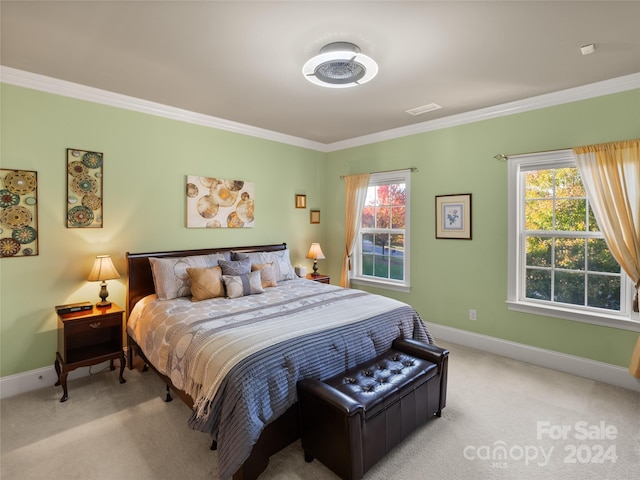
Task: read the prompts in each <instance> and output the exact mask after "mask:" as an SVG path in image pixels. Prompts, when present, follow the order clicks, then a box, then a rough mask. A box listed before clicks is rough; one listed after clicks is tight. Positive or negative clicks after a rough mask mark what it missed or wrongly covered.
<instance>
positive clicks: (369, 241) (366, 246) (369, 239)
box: [362, 233, 373, 253]
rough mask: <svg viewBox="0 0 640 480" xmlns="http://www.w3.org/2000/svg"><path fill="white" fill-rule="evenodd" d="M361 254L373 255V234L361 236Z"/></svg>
mask: <svg viewBox="0 0 640 480" xmlns="http://www.w3.org/2000/svg"><path fill="white" fill-rule="evenodd" d="M362 253H373V233H363V234H362Z"/></svg>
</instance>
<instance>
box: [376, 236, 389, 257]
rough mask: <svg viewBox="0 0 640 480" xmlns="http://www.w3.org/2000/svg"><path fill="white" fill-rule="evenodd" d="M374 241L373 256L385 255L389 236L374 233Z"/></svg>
mask: <svg viewBox="0 0 640 480" xmlns="http://www.w3.org/2000/svg"><path fill="white" fill-rule="evenodd" d="M374 241H375V254H376V255H386V254H388V253H389V252H388V248H389V234H388V233H376V234H375V236H374Z"/></svg>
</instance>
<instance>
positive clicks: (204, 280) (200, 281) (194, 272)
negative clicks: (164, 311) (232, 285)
mask: <svg viewBox="0 0 640 480" xmlns="http://www.w3.org/2000/svg"><path fill="white" fill-rule="evenodd" d="M187 273H188V274H189V280H190V281H191V293H192V295H193V296H192V297H191V301H193V302H199V301H200V300H207V299H208V298H216V297H224V283H223V282H222V268H220V267H209V268H187Z"/></svg>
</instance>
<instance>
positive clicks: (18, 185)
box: [0, 169, 38, 258]
mask: <svg viewBox="0 0 640 480" xmlns="http://www.w3.org/2000/svg"><path fill="white" fill-rule="evenodd" d="M0 207H1V208H0V254H1V256H2V258H5V257H22V256H32V255H38V173H37V172H33V171H28V170H9V169H0Z"/></svg>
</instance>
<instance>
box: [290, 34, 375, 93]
mask: <svg viewBox="0 0 640 480" xmlns="http://www.w3.org/2000/svg"><path fill="white" fill-rule="evenodd" d="M377 73H378V64H377V63H376V62H374V61H373V60H372V59H371V58H369V57H367V56H366V55H364V54H362V53H360V48H359V47H358V46H357V45H354V44H353V43H349V42H335V43H330V44H329V45H325V46H324V47H322V49H321V50H320V54H319V55H316V56H315V57H313V58H312V59H310V60H309V61H307V63H305V64H304V67H302V74H303V75H304V76H305V78H306V79H307V80H309V81H310V82H311V83H315V84H316V85H320V86H321V87H329V88H347V87H355V86H356V85H362V84H363V83H367V82H368V81H369V80H371V79H372V78H373V77H375V76H376V74H377Z"/></svg>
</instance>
